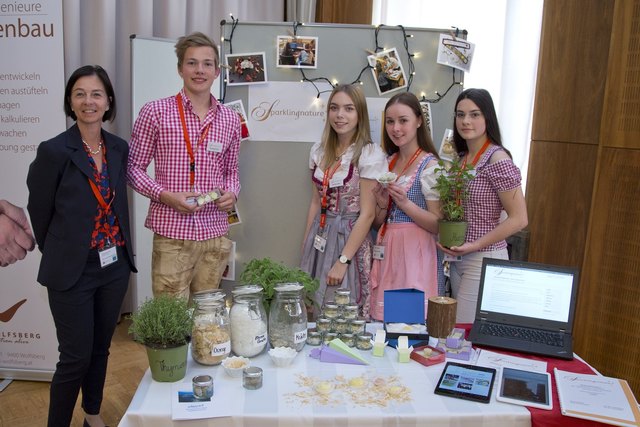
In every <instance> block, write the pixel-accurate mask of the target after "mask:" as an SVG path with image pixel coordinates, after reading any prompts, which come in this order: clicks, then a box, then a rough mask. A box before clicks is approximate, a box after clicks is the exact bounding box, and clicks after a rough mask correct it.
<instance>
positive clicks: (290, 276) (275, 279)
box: [240, 258, 320, 313]
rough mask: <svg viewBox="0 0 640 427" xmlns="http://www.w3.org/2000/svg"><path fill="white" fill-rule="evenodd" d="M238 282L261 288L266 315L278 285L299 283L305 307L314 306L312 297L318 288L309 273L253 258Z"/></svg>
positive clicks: (267, 260)
mask: <svg viewBox="0 0 640 427" xmlns="http://www.w3.org/2000/svg"><path fill="white" fill-rule="evenodd" d="M240 282H241V283H242V284H243V285H251V284H253V285H260V286H262V289H263V291H264V302H265V308H266V311H267V313H268V312H269V305H270V304H271V300H272V299H273V296H274V292H275V290H274V288H275V286H276V285H277V284H278V283H292V282H297V283H300V284H301V285H302V286H303V287H304V292H303V293H304V302H305V304H306V305H307V307H313V306H314V305H315V300H314V299H313V295H314V293H315V292H316V291H317V290H318V288H319V287H320V282H319V281H318V279H314V278H313V277H311V275H310V274H309V273H307V272H305V271H302V270H301V269H299V268H291V267H287V266H286V265H284V264H283V263H281V262H276V261H274V260H272V259H271V258H262V259H258V258H254V259H252V260H251V261H249V262H248V263H247V265H246V266H245V268H244V271H243V272H242V274H241V275H240Z"/></svg>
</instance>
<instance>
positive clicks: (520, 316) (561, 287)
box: [469, 258, 578, 360]
mask: <svg viewBox="0 0 640 427" xmlns="http://www.w3.org/2000/svg"><path fill="white" fill-rule="evenodd" d="M577 293H578V271H577V269H574V268H570V267H560V266H554V265H546V264H536V263H530V262H524V261H512V260H502V259H494V258H484V260H483V262H482V274H481V276H480V288H479V291H478V305H477V308H476V317H475V321H474V323H473V326H472V328H471V331H470V332H469V341H471V342H472V343H473V344H474V345H481V346H489V347H496V348H502V349H506V350H513V351H520V352H523V353H533V354H540V355H543V356H549V357H557V358H560V359H567V360H571V359H573V336H572V331H573V318H574V314H575V309H576V303H577Z"/></svg>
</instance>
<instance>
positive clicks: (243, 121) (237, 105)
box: [224, 99, 251, 141]
mask: <svg viewBox="0 0 640 427" xmlns="http://www.w3.org/2000/svg"><path fill="white" fill-rule="evenodd" d="M224 105H225V106H227V107H229V108H231V109H232V110H234V111H235V112H236V113H238V117H239V118H240V125H241V126H242V135H241V137H240V138H241V140H242V141H244V140H245V139H249V137H250V136H251V135H250V133H249V127H248V126H247V113H245V112H244V105H243V104H242V100H241V99H238V100H237V101H231V102H227V103H226V104H224Z"/></svg>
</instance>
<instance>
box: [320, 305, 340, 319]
mask: <svg viewBox="0 0 640 427" xmlns="http://www.w3.org/2000/svg"><path fill="white" fill-rule="evenodd" d="M322 313H323V314H324V316H325V317H327V318H329V319H335V318H336V317H338V316H339V315H340V311H339V310H338V304H336V303H335V302H333V301H331V302H327V303H325V304H324V307H323V309H322Z"/></svg>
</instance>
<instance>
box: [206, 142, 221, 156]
mask: <svg viewBox="0 0 640 427" xmlns="http://www.w3.org/2000/svg"><path fill="white" fill-rule="evenodd" d="M222 148H223V146H222V142H217V141H209V143H208V144H207V151H211V152H212V153H222Z"/></svg>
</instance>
